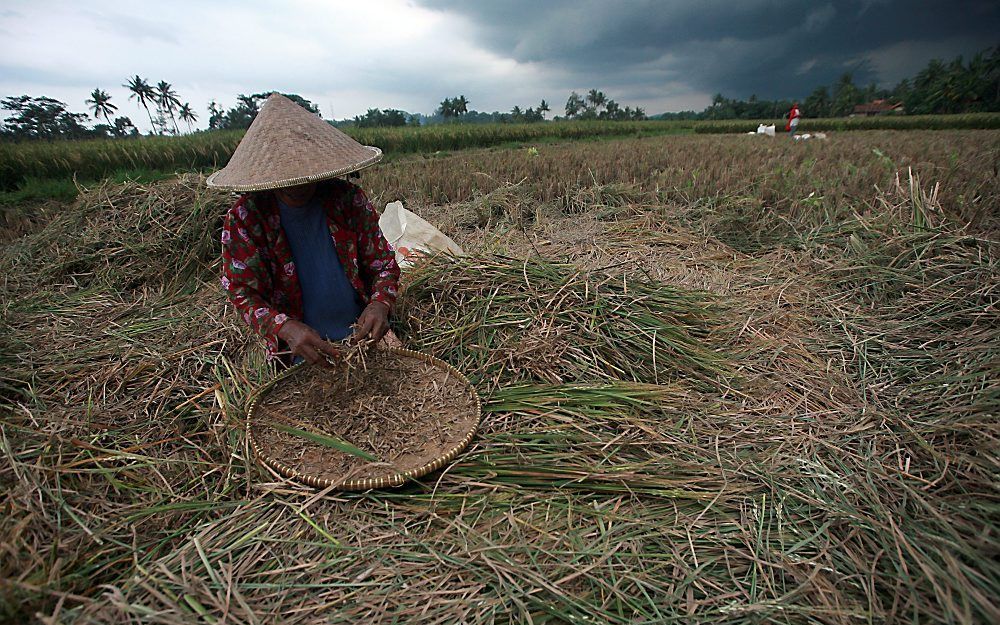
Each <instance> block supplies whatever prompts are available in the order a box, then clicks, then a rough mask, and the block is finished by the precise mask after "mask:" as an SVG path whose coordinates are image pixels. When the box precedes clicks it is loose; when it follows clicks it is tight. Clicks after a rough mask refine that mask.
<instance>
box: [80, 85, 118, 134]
mask: <svg viewBox="0 0 1000 625" xmlns="http://www.w3.org/2000/svg"><path fill="white" fill-rule="evenodd" d="M85 104H88V105H89V106H90V110H92V111H93V112H94V119H97V118H98V117H102V116H103V117H104V119H105V121H107V122H108V126H111V117H110V114H111V113H114V112H115V111H117V110H118V107H117V106H115V105H114V104H112V103H111V96H110V95H108V93H107V92H106V91H102V90H101V89H94V91H93V92H91V94H90V99H89V100H87V101H86V102H85Z"/></svg>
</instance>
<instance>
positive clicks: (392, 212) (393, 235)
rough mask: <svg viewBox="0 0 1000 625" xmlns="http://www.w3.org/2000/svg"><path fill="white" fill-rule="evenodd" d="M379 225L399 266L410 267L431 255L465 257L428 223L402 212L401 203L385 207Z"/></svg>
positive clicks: (457, 247)
mask: <svg viewBox="0 0 1000 625" xmlns="http://www.w3.org/2000/svg"><path fill="white" fill-rule="evenodd" d="M378 225H379V228H381V229H382V234H383V235H384V236H385V238H386V240H387V241H388V242H389V243H390V244H391V245H392V249H394V250H396V262H397V263H399V266H400V267H407V266H410V265H412V264H413V262H414V261H415V260H416V259H417V258H418V257H420V256H424V255H428V254H437V253H440V252H447V253H449V254H454V255H456V256H460V255H462V254H464V253H465V252H464V251H462V248H460V247H459V246H458V244H457V243H455V242H454V241H452V240H451V239H449V238H448V237H447V236H445V234H444V233H443V232H441V231H440V230H438V229H437V228H435V227H434V226H433V225H431V223H430V222H429V221H427V220H426V219H424V218H423V217H421V216H420V215H417V214H416V213H412V212H410V211H408V210H406V209H405V208H403V203H402V202H390V203H389V204H386V205H385V210H384V211H382V216H381V217H380V218H379V220H378Z"/></svg>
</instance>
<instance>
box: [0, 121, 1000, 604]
mask: <svg viewBox="0 0 1000 625" xmlns="http://www.w3.org/2000/svg"><path fill="white" fill-rule="evenodd" d="M998 138H1000V135H998V133H994V132H983V133H964V132H948V133H912V134H905V135H899V134H889V133H867V134H865V135H863V136H849V137H848V136H843V137H834V138H832V139H831V140H830V141H829V142H826V143H815V144H811V145H810V144H806V145H803V144H793V143H791V142H779V141H776V140H768V139H763V138H757V137H677V138H672V139H670V140H666V139H662V138H661V139H647V140H638V141H636V140H633V141H621V142H611V143H605V144H585V145H566V146H551V147H546V148H542V149H539V150H538V154H537V155H535V154H531V153H527V152H525V151H523V150H511V151H503V152H501V151H496V152H482V153H469V154H463V155H456V156H453V157H448V158H444V159H428V160H423V159H415V160H408V161H400V162H398V163H393V164H391V165H387V166H385V167H383V168H380V169H375V170H372V171H371V172H369V173H367V174H366V176H365V178H364V184H365V186H366V188H368V189H369V190H370V191H371V192H372V193H373V194H374V195H375V196H376V197H377V198H379V199H380V200H381V201H388V200H392V199H397V198H402V199H404V200H405V201H406V203H407V205H408V206H410V207H411V208H415V209H416V210H417V211H418V212H420V213H421V214H423V215H424V216H425V217H427V218H429V219H431V220H432V221H433V222H435V223H438V224H440V225H441V226H442V227H443V229H444V230H445V231H446V232H447V233H448V234H449V235H451V236H452V237H453V238H455V239H456V241H458V242H459V243H460V244H461V245H463V246H464V247H465V248H466V250H468V251H469V252H470V253H471V255H470V257H468V258H466V259H463V260H462V261H453V260H449V259H445V258H438V259H435V260H433V261H432V262H429V263H427V264H426V265H424V266H422V267H420V268H418V269H417V270H416V271H415V272H414V273H413V274H411V275H409V276H407V278H406V280H407V283H408V288H407V292H406V295H405V297H404V299H403V301H402V302H401V305H400V309H399V314H398V316H397V319H396V322H395V323H396V326H397V328H396V329H397V331H398V332H399V334H400V335H401V336H402V337H403V338H404V339H405V341H406V342H407V343H408V344H409V345H411V346H414V347H417V348H420V349H424V350H426V351H428V352H430V353H432V354H434V355H437V356H439V357H442V358H444V359H446V360H448V361H449V362H451V363H452V364H454V365H455V366H457V367H459V368H460V369H462V370H463V371H464V372H466V373H467V374H468V375H469V376H470V378H472V379H474V380H475V381H476V383H477V386H478V387H479V388H480V390H481V392H482V394H483V396H484V399H485V412H486V415H485V420H484V427H483V430H482V432H481V435H480V436H479V437H478V438H477V440H476V441H475V442H474V444H473V446H472V447H471V448H470V450H469V451H468V453H467V454H465V455H464V456H463V457H462V458H461V459H460V461H459V462H458V463H457V464H456V465H455V466H453V467H451V468H449V469H447V470H446V471H444V472H443V473H442V474H440V475H437V476H433V478H432V479H430V480H428V481H425V482H424V484H423V485H417V484H415V485H412V486H409V487H407V488H405V489H403V490H400V491H393V492H373V493H367V494H358V495H334V494H330V493H326V494H325V496H321V494H318V493H316V492H315V491H312V490H308V489H304V488H299V487H297V486H294V485H291V484H288V483H284V482H281V481H279V480H277V479H275V478H274V477H273V476H268V475H266V474H265V473H264V472H263V471H262V470H261V469H259V468H257V467H255V466H254V464H253V462H252V461H251V460H250V459H249V458H248V456H247V453H246V449H245V447H244V445H243V441H242V437H241V434H240V428H239V419H240V418H241V410H242V402H243V400H244V399H245V397H246V393H247V392H248V391H249V390H250V389H251V388H252V387H253V386H254V385H255V384H257V383H259V382H260V381H261V380H262V379H264V378H266V377H267V375H269V371H268V368H267V367H266V366H265V365H264V364H263V363H262V361H261V359H260V353H259V351H258V350H257V349H256V348H253V347H251V346H252V345H253V340H252V338H251V337H248V336H247V335H246V333H245V332H244V331H243V329H242V328H241V327H240V325H239V323H238V321H237V320H236V318H235V315H234V314H233V313H232V311H231V310H229V309H228V307H227V306H226V304H225V303H224V302H223V300H222V296H221V294H220V292H219V290H218V289H217V287H216V286H215V275H216V274H217V273H218V268H217V260H216V259H217V255H218V251H217V243H216V240H217V233H218V229H219V225H220V217H221V214H222V213H223V211H224V210H225V208H226V205H227V204H228V202H229V198H228V197H226V196H225V195H224V194H220V193H214V192H209V191H207V190H205V189H203V187H202V186H201V185H202V184H203V180H201V179H199V178H198V177H195V176H188V177H183V178H181V179H179V180H177V181H169V182H161V183H156V184H153V185H148V186H144V185H135V184H133V185H124V186H110V185H109V186H102V187H97V188H95V189H92V190H91V191H90V192H89V193H88V194H87V195H85V196H84V197H82V198H81V199H80V200H79V201H78V203H77V204H76V206H75V208H74V210H72V211H62V212H60V213H58V214H56V215H55V216H54V217H53V219H52V221H50V222H49V223H48V224H47V225H45V226H44V227H42V228H41V229H39V230H38V231H37V232H35V233H33V234H30V235H28V236H26V237H24V238H22V239H19V240H18V241H15V242H13V243H11V244H9V245H7V246H6V247H5V248H4V249H3V251H2V254H0V266H2V267H3V272H4V276H5V282H4V286H3V289H4V295H5V297H4V308H3V311H2V318H0V323H2V331H3V332H2V336H3V338H2V341H3V342H4V345H3V352H2V353H0V357H2V359H3V363H2V364H3V368H4V371H5V373H4V375H3V380H2V383H3V387H2V395H0V399H2V401H3V405H2V410H3V411H4V412H3V413H0V414H2V415H3V416H2V421H0V453H2V454H3V455H4V457H5V460H6V462H5V463H4V465H2V466H0V483H2V484H3V486H4V491H5V496H4V499H3V500H2V503H0V505H2V508H0V510H2V513H3V515H2V517H0V536H2V537H3V538H2V548H3V550H4V557H3V559H2V562H3V564H2V565H0V578H2V579H4V580H5V581H4V582H3V588H2V591H3V593H4V594H3V595H2V596H0V599H2V600H3V601H5V602H6V606H5V607H3V608H0V609H4V610H6V613H5V615H6V616H8V617H9V618H16V616H17V615H21V616H30V615H36V614H37V616H38V618H39V619H40V620H45V619H47V618H50V619H51V620H52V621H60V622H70V621H76V622H105V621H112V622H119V621H122V622H124V621H146V622H159V623H181V622H190V621H191V620H192V619H197V618H201V619H203V620H205V621H209V622H221V621H228V622H269V621H275V620H281V621H283V622H314V621H315V620H317V619H323V620H325V621H328V622H357V621H359V620H362V621H365V622H393V621H399V620H406V619H410V620H416V619H421V620H423V621H425V622H456V621H459V622H506V621H508V620H514V621H517V622H534V623H545V622H584V621H585V620H590V621H591V622H594V621H596V622H616V623H633V622H663V621H669V620H678V619H682V620H685V621H686V622H778V623H786V622H791V623H798V622H823V623H855V622H859V621H860V622H893V621H920V622H927V621H943V622H955V623H975V622H990V621H995V620H997V617H1000V611H998V608H997V605H996V602H995V597H996V596H997V594H998V593H997V591H998V588H1000V567H998V565H997V564H996V563H997V561H998V559H997V556H998V548H997V544H998V541H997V522H998V517H1000V514H998V507H997V503H998V502H997V491H996V483H997V480H996V476H997V474H998V469H1000V462H998V456H997V450H998V445H997V437H998V434H1000V428H998V424H997V414H998V410H1000V371H998V367H997V363H998V362H1000V348H998V347H997V346H998V345H1000V323H998V313H997V299H998V296H1000V293H998V286H997V285H998V284H1000V279H998V277H1000V276H998V266H997V262H998V261H997V259H998V256H997V251H998V250H997V243H996V238H997V236H996V235H997V222H996V219H997V198H998V197H1000V181H998V173H997V172H998V167H997V163H998V158H1000V155H998V149H997V145H998Z"/></svg>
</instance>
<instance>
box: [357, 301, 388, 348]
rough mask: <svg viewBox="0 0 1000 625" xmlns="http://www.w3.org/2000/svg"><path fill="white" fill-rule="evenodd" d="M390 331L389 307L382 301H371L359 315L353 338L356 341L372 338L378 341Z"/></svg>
mask: <svg viewBox="0 0 1000 625" xmlns="http://www.w3.org/2000/svg"><path fill="white" fill-rule="evenodd" d="M388 331H389V307H388V306H386V305H385V304H383V303H382V302H371V303H369V304H368V305H367V306H365V309H364V310H363V311H361V314H360V315H359V316H358V323H357V329H356V330H355V331H354V337H353V338H354V340H355V341H363V340H371V341H373V342H376V343H377V342H378V341H381V340H382V337H383V336H385V333H386V332H388Z"/></svg>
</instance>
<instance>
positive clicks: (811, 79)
mask: <svg viewBox="0 0 1000 625" xmlns="http://www.w3.org/2000/svg"><path fill="white" fill-rule="evenodd" d="M419 3H420V4H421V5H423V6H426V7H429V8H433V9H437V10H442V11H446V12H449V13H454V14H459V15H462V16H464V17H465V18H467V19H468V20H469V21H470V23H471V24H472V25H473V28H474V29H475V30H476V32H477V34H478V36H479V41H480V42H481V44H482V45H484V46H486V47H488V48H490V49H492V50H494V51H495V52H497V53H498V54H503V55H507V56H510V57H512V58H514V59H516V60H518V61H530V62H538V63H545V64H552V65H554V66H557V67H560V68H561V69H563V70H565V71H567V72H569V73H570V74H571V75H572V76H574V77H575V78H577V79H578V80H579V81H580V82H581V85H588V86H594V87H598V88H602V89H610V88H611V87H618V88H620V89H622V90H624V91H626V92H628V93H629V94H631V95H633V96H634V97H642V96H641V93H643V92H649V91H651V90H655V89H654V88H651V86H650V85H656V84H665V83H675V84H676V85H677V88H681V87H682V86H686V87H687V88H688V89H690V90H692V91H701V92H722V93H725V94H727V95H730V96H739V97H747V96H749V95H750V94H753V93H756V94H758V95H759V96H761V97H791V96H796V95H802V94H804V93H805V92H807V91H810V90H811V89H813V88H814V87H816V86H818V85H822V84H829V83H831V82H833V81H834V80H836V78H837V77H838V76H840V75H841V74H843V73H844V72H851V73H853V74H854V77H855V82H858V83H865V82H869V81H875V82H878V83H880V84H883V85H890V84H893V83H895V82H896V81H898V80H899V79H901V78H903V77H905V76H907V75H910V74H912V73H913V72H914V71H916V70H918V69H919V68H921V67H922V66H923V65H925V64H926V63H927V61H929V60H930V59H931V58H935V57H938V58H940V57H944V58H946V59H950V58H951V57H953V56H955V55H957V54H966V55H968V54H970V53H972V52H975V51H978V50H981V49H983V48H985V47H987V46H991V45H996V44H998V43H1000V35H997V33H998V32H1000V3H997V2H994V1H992V0H955V1H951V2H928V1H913V0H911V1H906V0H866V1H864V0H854V1H836V2H833V1H831V2H814V1H808V0H784V1H782V0H739V1H736V0H727V1H719V0H674V1H662V2H654V1H634V2H608V1H606V0H605V1H595V0H582V1H581V0H557V1H550V2H537V1H535V0H513V1H507V2H488V3H475V4H473V3H469V2H465V1H462V0H419Z"/></svg>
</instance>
